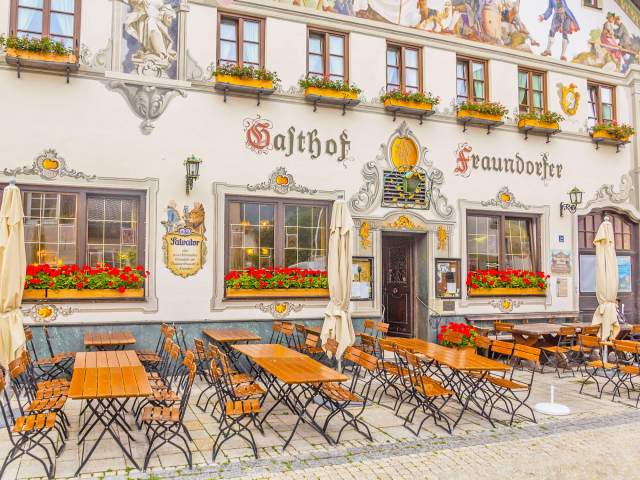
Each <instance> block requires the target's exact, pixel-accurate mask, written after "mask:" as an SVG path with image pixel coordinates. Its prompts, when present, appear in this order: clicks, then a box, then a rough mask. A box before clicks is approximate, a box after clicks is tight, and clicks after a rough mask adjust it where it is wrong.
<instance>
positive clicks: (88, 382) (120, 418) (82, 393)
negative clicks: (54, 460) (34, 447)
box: [68, 350, 152, 476]
mask: <svg viewBox="0 0 640 480" xmlns="http://www.w3.org/2000/svg"><path fill="white" fill-rule="evenodd" d="M151 394H152V390H151V385H150V384H149V380H148V378H147V374H146V372H145V370H144V367H143V366H142V364H141V363H140V360H139V359H138V356H137V355H136V353H135V352H134V351H133V350H118V351H99V352H78V353H77V354H76V360H75V363H74V367H73V376H72V377H71V385H70V386H69V392H68V396H69V398H72V399H75V400H84V401H86V407H84V409H83V412H84V411H88V415H87V416H86V418H85V422H84V424H83V426H82V428H81V429H80V432H79V436H80V439H79V441H78V443H80V442H83V441H85V440H86V437H87V435H88V433H89V432H90V431H92V430H93V429H94V428H95V427H96V426H98V425H99V424H102V426H103V427H104V428H103V430H102V432H101V433H100V435H99V436H98V438H97V439H96V440H95V443H94V444H93V446H92V447H91V449H90V450H89V452H88V453H87V454H86V456H85V457H84V458H83V459H82V462H81V464H80V466H79V467H78V470H77V472H76V476H77V475H78V474H79V473H80V471H81V470H82V468H83V467H84V466H85V465H86V463H87V461H88V460H89V459H90V458H91V455H92V454H93V452H94V451H95V450H96V448H97V447H98V445H99V444H100V442H101V440H102V438H103V437H104V436H105V434H106V433H107V432H109V434H110V435H111V437H112V438H113V439H114V440H115V441H116V443H117V444H118V445H119V446H120V448H121V449H122V451H123V452H124V454H125V455H126V456H127V458H129V460H131V462H132V463H133V464H134V465H136V467H137V466H138V465H137V463H136V461H135V460H134V459H133V457H132V455H131V453H130V452H129V451H128V450H127V448H126V447H125V445H124V444H123V442H122V441H121V439H120V436H119V435H118V432H117V431H115V429H114V428H115V427H116V426H117V427H119V430H121V431H122V432H124V434H125V435H126V436H127V437H128V440H129V441H134V438H133V437H132V436H131V434H130V433H129V430H130V428H129V426H128V424H127V421H126V419H125V418H124V414H125V412H126V409H125V406H126V403H127V402H128V401H129V400H130V399H132V398H133V399H135V398H139V397H147V396H149V395H151ZM125 443H126V440H125Z"/></svg>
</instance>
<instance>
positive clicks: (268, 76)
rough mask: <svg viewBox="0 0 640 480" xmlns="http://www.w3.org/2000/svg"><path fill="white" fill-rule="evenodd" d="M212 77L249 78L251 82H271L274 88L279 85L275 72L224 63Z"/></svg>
mask: <svg viewBox="0 0 640 480" xmlns="http://www.w3.org/2000/svg"><path fill="white" fill-rule="evenodd" d="M214 75H216V76H218V75H229V76H231V77H238V78H249V79H253V80H269V81H272V82H273V86H274V87H275V86H276V85H278V84H279V83H280V79H279V78H278V74H277V73H276V72H271V71H269V70H266V69H264V68H256V67H253V66H249V67H247V66H242V67H239V66H238V65H232V64H228V63H226V64H222V65H219V66H218V68H216V71H215V72H214Z"/></svg>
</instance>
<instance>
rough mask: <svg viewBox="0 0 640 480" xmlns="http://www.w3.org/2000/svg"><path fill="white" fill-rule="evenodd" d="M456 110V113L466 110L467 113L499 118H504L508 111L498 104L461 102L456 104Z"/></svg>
mask: <svg viewBox="0 0 640 480" xmlns="http://www.w3.org/2000/svg"><path fill="white" fill-rule="evenodd" d="M457 108H458V111H460V110H467V111H469V112H477V113H483V114H485V115H496V116H499V117H504V116H505V115H506V114H507V112H508V111H509V110H508V109H507V107H505V106H504V105H502V104H501V103H498V102H483V103H473V102H462V103H460V104H458V106H457Z"/></svg>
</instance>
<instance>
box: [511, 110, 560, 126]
mask: <svg viewBox="0 0 640 480" xmlns="http://www.w3.org/2000/svg"><path fill="white" fill-rule="evenodd" d="M518 120H537V121H539V122H542V123H560V122H562V121H563V120H564V117H563V116H562V115H560V114H559V113H556V112H530V113H520V114H518Z"/></svg>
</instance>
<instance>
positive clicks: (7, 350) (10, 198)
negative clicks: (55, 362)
mask: <svg viewBox="0 0 640 480" xmlns="http://www.w3.org/2000/svg"><path fill="white" fill-rule="evenodd" d="M23 217H24V212H23V210H22V199H21V197H20V190H19V189H18V187H16V186H15V180H12V181H11V184H10V185H8V186H7V187H6V188H5V189H4V193H3V195H2V207H0V364H1V365H3V366H4V367H7V366H8V364H9V362H11V361H12V360H14V359H15V358H16V357H17V356H18V354H19V352H20V351H21V350H22V348H23V347H24V345H25V338H24V330H23V326H22V312H21V311H20V305H21V304H22V292H23V289H24V280H25V275H26V268H27V258H26V253H25V249H24V223H23Z"/></svg>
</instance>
